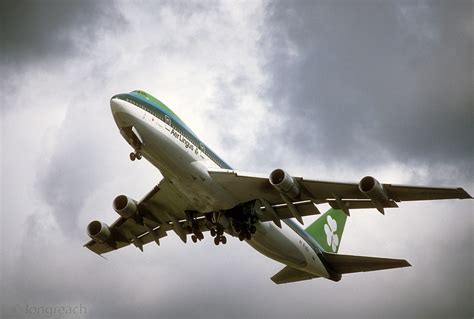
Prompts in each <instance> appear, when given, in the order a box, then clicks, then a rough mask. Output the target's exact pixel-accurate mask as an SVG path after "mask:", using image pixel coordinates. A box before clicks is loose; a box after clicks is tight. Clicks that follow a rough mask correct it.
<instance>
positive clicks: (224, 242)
mask: <svg viewBox="0 0 474 319" xmlns="http://www.w3.org/2000/svg"><path fill="white" fill-rule="evenodd" d="M221 241H222V243H223V244H224V245H225V244H227V237H225V236H222V237H221Z"/></svg>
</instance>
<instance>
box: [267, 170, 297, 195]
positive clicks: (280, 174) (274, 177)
mask: <svg viewBox="0 0 474 319" xmlns="http://www.w3.org/2000/svg"><path fill="white" fill-rule="evenodd" d="M268 180H269V181H270V184H272V186H273V187H275V188H276V190H278V191H279V192H280V193H283V194H285V195H286V196H288V197H289V198H290V199H296V198H298V196H299V195H300V187H299V185H298V182H297V181H296V180H295V179H294V178H293V177H292V176H291V175H290V174H288V173H287V172H285V171H284V170H282V169H280V168H278V169H276V170H274V171H273V172H271V174H270V177H269V178H268Z"/></svg>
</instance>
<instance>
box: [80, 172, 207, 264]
mask: <svg viewBox="0 0 474 319" xmlns="http://www.w3.org/2000/svg"><path fill="white" fill-rule="evenodd" d="M114 208H115V210H116V211H117V212H118V213H119V214H120V215H121V217H119V218H118V219H117V220H116V221H115V222H114V223H113V224H112V225H110V226H108V225H107V224H105V223H102V222H100V221H93V222H91V223H90V224H89V225H88V227H87V229H88V233H89V236H90V237H92V238H93V239H92V240H91V241H89V242H87V243H86V244H85V245H84V246H85V247H86V248H88V249H90V250H91V251H93V252H95V253H97V254H99V255H101V254H104V253H107V252H110V251H113V250H116V249H120V248H122V247H125V246H128V245H129V244H134V245H135V246H136V247H137V248H139V249H140V250H143V246H144V245H146V244H147V243H149V242H152V241H154V242H156V243H157V244H158V245H159V244H160V239H161V238H163V237H165V236H166V235H167V232H168V231H170V230H172V231H174V232H175V233H176V234H177V235H178V236H179V237H180V238H181V239H182V240H183V241H184V242H186V236H187V234H189V233H193V229H192V228H193V227H190V225H188V224H189V223H188V220H189V217H190V216H186V213H185V212H186V211H188V210H191V209H192V208H193V207H192V204H191V203H190V202H189V201H188V200H187V199H186V198H184V196H183V195H182V194H181V193H179V192H178V191H176V190H175V189H174V187H173V185H172V184H171V183H170V182H168V181H167V180H162V181H161V182H160V183H159V184H158V185H157V186H155V187H154V188H153V189H152V190H151V191H150V192H149V193H148V194H147V195H146V196H145V197H144V198H143V199H142V200H141V201H139V202H136V201H134V200H133V199H131V198H128V197H127V196H124V195H120V196H118V197H117V198H116V199H115V200H114ZM192 218H193V222H192V224H191V226H195V228H197V229H199V232H202V231H207V230H209V229H210V227H211V226H212V225H210V223H209V221H208V220H207V219H206V218H205V217H203V215H202V214H194V215H193V216H192ZM194 232H195V231H194ZM198 235H199V234H198Z"/></svg>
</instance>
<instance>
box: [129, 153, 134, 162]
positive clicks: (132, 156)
mask: <svg viewBox="0 0 474 319" xmlns="http://www.w3.org/2000/svg"><path fill="white" fill-rule="evenodd" d="M130 160H131V161H132V162H133V161H134V160H135V153H130Z"/></svg>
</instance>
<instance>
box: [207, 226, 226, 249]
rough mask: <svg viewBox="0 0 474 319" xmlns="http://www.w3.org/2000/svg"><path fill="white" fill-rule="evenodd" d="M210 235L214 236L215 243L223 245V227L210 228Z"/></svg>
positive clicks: (224, 239)
mask: <svg viewBox="0 0 474 319" xmlns="http://www.w3.org/2000/svg"><path fill="white" fill-rule="evenodd" d="M211 236H212V237H214V244H215V245H219V244H220V243H222V244H224V245H225V244H226V243H227V238H226V237H225V236H224V229H222V228H220V227H218V228H216V229H211Z"/></svg>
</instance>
